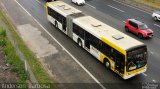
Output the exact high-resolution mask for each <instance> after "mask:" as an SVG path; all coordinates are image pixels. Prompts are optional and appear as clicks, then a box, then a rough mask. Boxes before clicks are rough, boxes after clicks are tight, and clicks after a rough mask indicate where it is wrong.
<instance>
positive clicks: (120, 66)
mask: <svg viewBox="0 0 160 89" xmlns="http://www.w3.org/2000/svg"><path fill="white" fill-rule="evenodd" d="M113 55H114V60H115V71H116V72H117V73H118V74H120V75H121V76H123V74H124V65H125V57H124V55H123V54H121V53H119V52H118V51H115V50H114V53H113Z"/></svg>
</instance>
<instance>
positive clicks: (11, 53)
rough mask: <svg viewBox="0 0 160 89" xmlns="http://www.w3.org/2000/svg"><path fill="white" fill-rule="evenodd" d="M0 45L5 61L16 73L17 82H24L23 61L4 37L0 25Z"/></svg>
mask: <svg viewBox="0 0 160 89" xmlns="http://www.w3.org/2000/svg"><path fill="white" fill-rule="evenodd" d="M0 46H1V47H3V50H4V54H5V55H6V63H9V64H10V65H11V71H12V72H15V73H17V77H18V81H17V82H18V83H25V80H27V79H28V75H27V73H26V71H25V68H24V63H23V62H22V61H21V60H20V59H19V57H18V56H17V55H16V51H15V49H14V47H13V46H12V44H11V42H10V41H9V40H8V39H7V37H6V31H5V30H4V29H3V28H2V27H1V26H0Z"/></svg>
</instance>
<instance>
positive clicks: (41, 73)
mask: <svg viewBox="0 0 160 89" xmlns="http://www.w3.org/2000/svg"><path fill="white" fill-rule="evenodd" d="M0 19H1V20H2V21H4V23H5V24H6V25H7V27H8V29H9V31H10V33H11V34H12V36H13V39H14V41H15V42H16V45H17V46H18V48H19V49H20V51H21V52H22V53H23V54H24V56H25V58H26V60H27V61H28V63H29V65H30V67H31V70H32V71H33V73H34V75H35V77H36V79H37V80H38V82H39V83H50V84H51V83H52V84H51V89H54V88H55V87H54V85H53V81H52V80H51V79H50V77H49V75H48V74H47V73H46V71H45V70H44V69H43V67H42V65H41V63H40V62H39V61H38V59H37V58H36V57H35V55H34V54H33V53H32V52H31V51H30V50H29V48H27V46H26V45H25V43H24V42H23V41H22V39H21V38H20V37H19V35H18V34H17V32H16V31H15V30H14V28H13V27H12V25H11V24H10V23H9V21H8V20H7V18H6V16H5V15H4V13H2V11H1V10H0ZM12 48H13V47H8V50H6V52H8V53H15V52H13V51H12V50H14V49H12ZM14 51H15V50H14ZM9 56H10V57H11V59H10V61H11V62H14V63H15V64H14V65H18V67H17V68H20V66H19V65H21V63H20V62H19V61H15V60H14V59H13V60H14V61H13V60H12V58H13V57H12V55H9ZM15 58H17V56H15ZM17 59H18V58H17ZM10 61H9V62H10ZM17 63H19V64H17ZM15 70H17V69H15ZM24 76H26V75H24Z"/></svg>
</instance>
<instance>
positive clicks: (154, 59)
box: [5, 0, 160, 89]
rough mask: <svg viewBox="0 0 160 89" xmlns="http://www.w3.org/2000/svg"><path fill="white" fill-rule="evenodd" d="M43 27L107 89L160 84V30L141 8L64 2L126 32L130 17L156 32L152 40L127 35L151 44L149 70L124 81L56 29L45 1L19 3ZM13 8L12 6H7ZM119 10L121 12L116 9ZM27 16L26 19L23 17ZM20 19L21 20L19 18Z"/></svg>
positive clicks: (99, 0)
mask: <svg viewBox="0 0 160 89" xmlns="http://www.w3.org/2000/svg"><path fill="white" fill-rule="evenodd" d="M17 1H18V2H19V3H20V4H21V5H22V6H23V7H24V8H25V9H26V10H27V11H28V12H29V13H30V14H31V15H32V16H33V17H34V18H35V19H36V20H37V21H38V22H39V23H40V24H42V25H43V26H44V27H45V28H46V29H47V30H48V31H49V32H50V33H51V34H52V35H53V36H54V37H55V38H56V39H57V40H58V41H59V42H60V43H61V44H62V45H63V46H64V47H65V48H66V49H67V50H68V51H69V52H70V53H71V54H72V55H73V56H75V57H76V59H78V61H79V62H80V63H81V64H82V65H83V66H84V67H85V68H86V69H87V70H88V71H89V72H90V73H91V74H92V75H93V76H94V77H95V78H96V79H98V81H100V83H101V84H102V85H103V86H105V87H106V88H107V89H141V88H142V85H141V84H143V83H147V82H150V83H159V82H160V80H159V79H160V77H159V75H160V67H159V63H160V55H159V53H160V47H159V46H160V39H159V38H160V35H159V34H160V28H159V27H158V26H156V25H155V24H157V25H158V24H159V22H155V21H153V20H152V18H151V15H150V14H148V13H145V12H142V11H139V10H137V9H134V8H131V7H128V6H125V5H122V4H120V3H117V2H114V1H112V0H86V5H84V6H77V5H74V4H73V3H71V2H70V0H64V1H65V2H66V3H69V4H70V5H72V6H74V7H76V8H78V9H80V10H82V11H83V12H84V13H86V14H88V15H91V16H93V17H94V18H97V19H99V20H101V21H102V22H104V23H106V24H108V25H110V26H112V27H114V28H116V29H118V30H120V31H122V32H124V33H126V32H125V31H124V22H123V21H125V20H126V19H127V18H137V19H140V20H143V21H144V22H146V23H147V25H148V26H149V27H150V28H152V29H153V30H154V32H155V36H154V37H153V38H152V39H138V38H137V37H136V36H135V35H132V34H130V33H126V34H128V35H130V36H132V37H133V38H135V39H137V40H140V41H142V42H144V43H145V44H147V46H148V50H149V58H148V70H147V72H146V73H144V74H141V75H138V76H136V77H133V78H131V79H128V80H123V79H122V78H121V77H119V76H118V75H117V74H115V73H113V72H112V71H109V70H107V69H106V68H105V67H104V66H103V65H102V64H101V63H100V62H99V61H98V60H96V59H95V58H94V57H93V56H91V55H90V54H89V53H87V52H86V51H85V50H83V49H82V48H80V47H78V45H77V44H75V43H74V42H73V41H72V40H71V39H69V38H68V37H67V36H66V35H64V34H63V33H62V32H60V31H58V30H57V29H55V28H54V27H53V26H52V25H51V24H50V23H49V22H48V21H47V19H46V12H45V7H44V5H45V2H44V1H43V0H39V1H36V0H17ZM5 4H6V5H8V6H9V5H10V4H11V3H8V4H7V3H5ZM116 8H117V9H116ZM22 17H23V16H22ZM17 18H18V17H17ZM22 23H23V21H22Z"/></svg>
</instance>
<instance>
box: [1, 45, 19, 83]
mask: <svg viewBox="0 0 160 89" xmlns="http://www.w3.org/2000/svg"><path fill="white" fill-rule="evenodd" d="M0 83H17V76H16V73H13V72H11V66H10V65H9V64H7V63H6V58H5V55H4V52H3V48H2V47H0Z"/></svg>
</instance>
